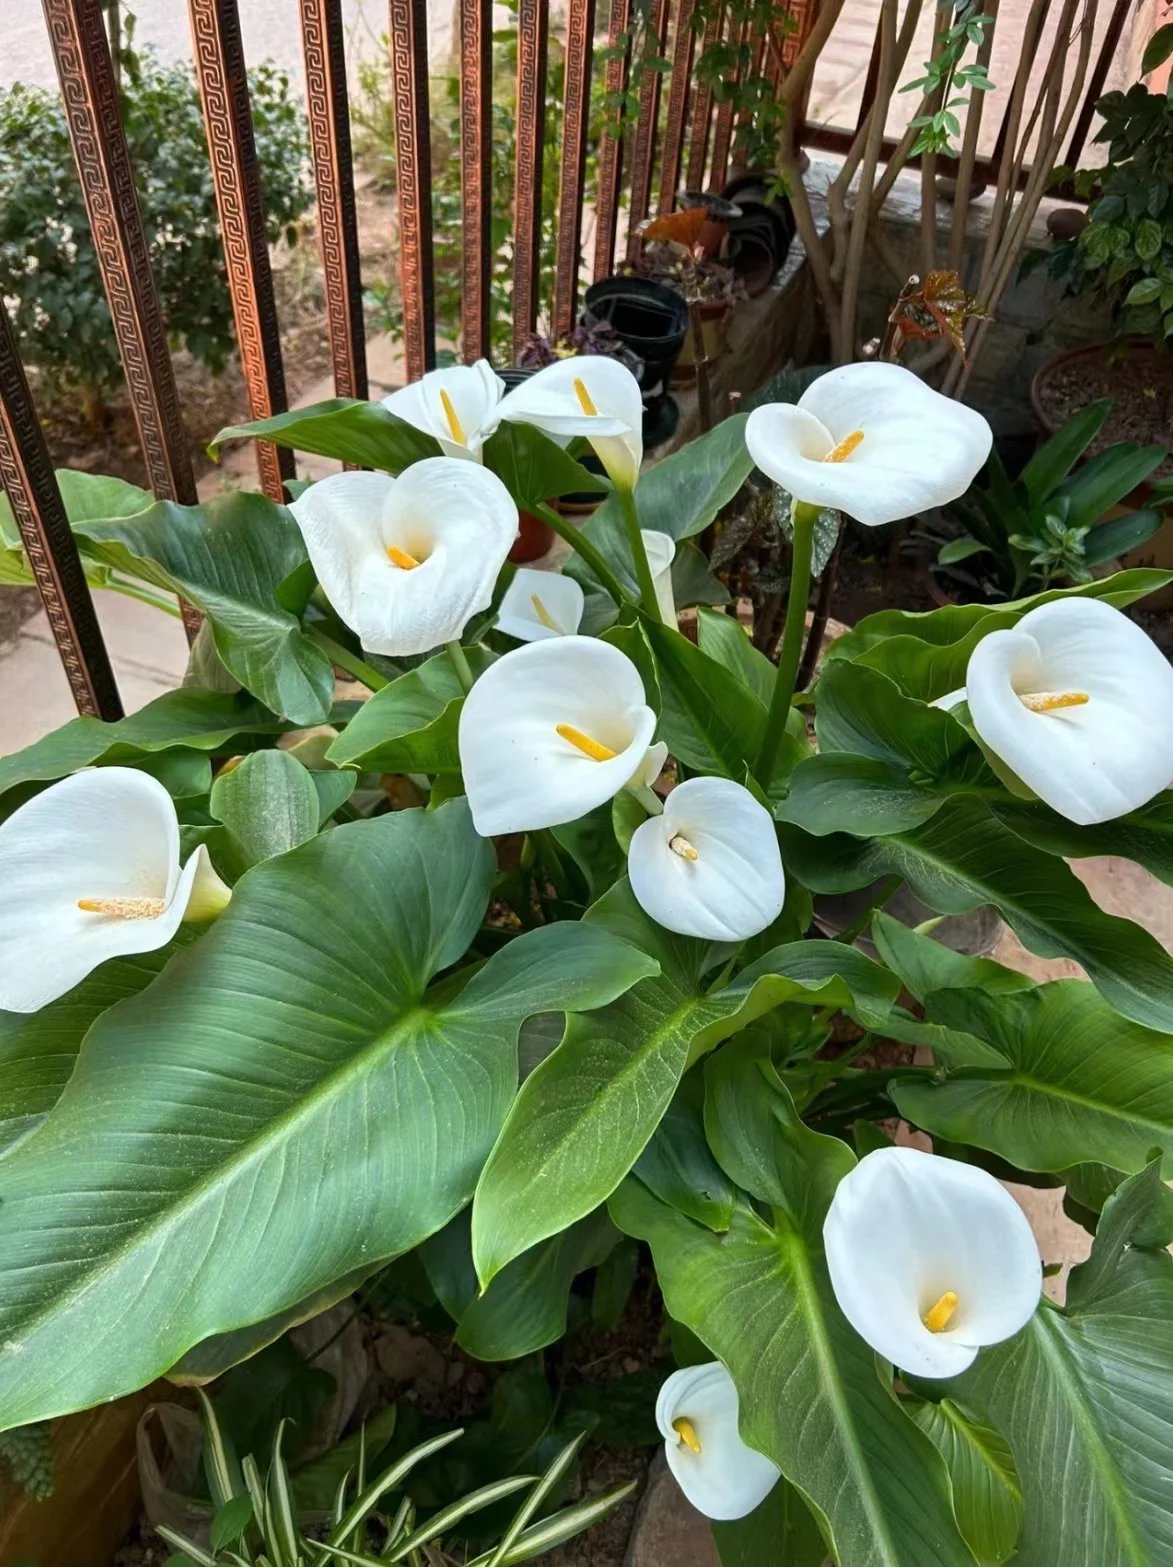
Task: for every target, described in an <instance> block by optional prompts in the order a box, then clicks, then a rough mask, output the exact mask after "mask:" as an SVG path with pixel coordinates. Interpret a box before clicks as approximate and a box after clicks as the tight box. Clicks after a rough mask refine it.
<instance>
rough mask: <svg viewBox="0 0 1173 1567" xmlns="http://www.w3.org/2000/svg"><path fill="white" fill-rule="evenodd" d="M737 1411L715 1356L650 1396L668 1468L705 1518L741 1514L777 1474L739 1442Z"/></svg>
mask: <svg viewBox="0 0 1173 1567" xmlns="http://www.w3.org/2000/svg"><path fill="white" fill-rule="evenodd" d="M737 1414H738V1404H737V1389H736V1387H735V1386H734V1385H733V1378H732V1377H731V1376H730V1375H729V1373H728V1371H726V1369H725V1367H724V1366H723V1365H722V1364H721V1362H720V1361H719V1360H713V1361H710V1362H709V1363H708V1364H707V1365H703V1366H686V1367H685V1368H684V1369H683V1370H681V1371H674V1372H673V1373H672V1375H671V1376H670V1377H669V1378H668V1380H667V1382H665V1383H664V1385H663V1387H662V1388H661V1389H660V1396H659V1397H658V1398H657V1399H656V1424H657V1425H658V1426H659V1428H660V1435H661V1436H662V1437H663V1438H664V1450H665V1456H666V1457H667V1460H668V1467H669V1469H671V1471H672V1473H673V1475H674V1476H675V1478H676V1483H677V1484H678V1485H679V1486H680V1489H681V1490H682V1491H683V1492H684V1494H685V1496H686V1497H687V1498H688V1500H689V1501H690V1502H691V1503H692V1505H693V1506H694V1507H695V1508H696V1509H697V1511H698V1512H702V1513H704V1514H705V1516H706V1517H707V1518H718V1519H722V1518H725V1519H728V1518H744V1517H745V1516H746V1515H747V1513H752V1512H753V1510H754V1508H755V1507H757V1506H758V1505H759V1503H761V1502H764V1501H765V1499H766V1497H767V1496H769V1494H770V1492H771V1491H772V1490H773V1489H774V1486H775V1484H776V1483H777V1480H778V1476H779V1474H780V1473H781V1470H779V1469H778V1467H777V1465H775V1464H773V1463H771V1462H770V1460H769V1459H768V1458H767V1457H766V1456H765V1455H764V1454H763V1453H759V1452H756V1451H755V1450H754V1449H753V1448H752V1447H748V1446H747V1445H746V1443H744V1442H743V1441H742V1440H741V1436H740V1433H739V1432H738V1429H737Z"/></svg>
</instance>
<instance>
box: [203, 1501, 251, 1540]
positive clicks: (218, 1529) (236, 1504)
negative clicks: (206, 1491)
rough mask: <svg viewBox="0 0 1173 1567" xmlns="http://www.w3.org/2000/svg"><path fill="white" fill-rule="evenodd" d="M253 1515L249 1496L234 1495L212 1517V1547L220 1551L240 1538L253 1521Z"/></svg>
mask: <svg viewBox="0 0 1173 1567" xmlns="http://www.w3.org/2000/svg"><path fill="white" fill-rule="evenodd" d="M252 1516H253V1504H252V1502H251V1501H250V1500H249V1498H248V1497H247V1496H234V1497H233V1498H232V1499H231V1501H228V1502H225V1503H224V1506H223V1507H221V1508H218V1509H217V1511H216V1513H215V1515H214V1516H213V1518H212V1528H211V1533H210V1536H209V1538H210V1539H211V1543H212V1549H213V1550H214V1551H220V1550H223V1548H224V1547H225V1546H226V1545H231V1544H232V1543H233V1542H234V1541H235V1540H239V1539H240V1537H241V1535H242V1534H243V1533H244V1531H245V1530H246V1529H247V1528H248V1526H249V1524H250V1523H251V1522H252Z"/></svg>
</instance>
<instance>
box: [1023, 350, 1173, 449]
mask: <svg viewBox="0 0 1173 1567" xmlns="http://www.w3.org/2000/svg"><path fill="white" fill-rule="evenodd" d="M1113 349H1117V350H1119V352H1120V355H1121V358H1122V360H1123V359H1126V360H1130V361H1132V362H1134V363H1135V362H1136V360H1138V359H1152V360H1156V361H1162V362H1166V363H1167V364H1168V366H1169V370H1170V373H1171V374H1173V356H1171V355H1167V354H1162V353H1161V352H1160V350H1159V349H1156V348H1154V347H1153V344H1152V343H1151V342H1150V341H1149V339H1148V338H1147V337H1124V338H1116V339H1106V338H1105V339H1099V340H1097V341H1096V342H1094V343H1077V344H1076V345H1075V346H1074V347H1073V348H1061V349H1060V350H1059V352H1058V353H1057V354H1052V355H1051V357H1050V358H1049V359H1045V360H1044V361H1043V363H1042V364H1041V365H1040V366H1039V368H1038V369H1037V370H1036V371H1035V373H1034V375H1033V376H1032V377H1031V381H1030V405H1031V409H1032V410H1033V412H1034V416H1035V418H1036V419H1037V421H1038V423H1039V428H1040V429H1042V430H1044V431H1045V432H1046V433H1047V435H1054V434H1056V432H1057V431H1058V430H1059V429H1060V428H1061V426H1060V425H1058V424H1056V423H1055V421H1054V419H1053V418H1052V417H1051V415H1050V414H1049V413H1047V411H1046V409H1045V408H1044V406H1043V399H1042V391H1043V388H1044V387H1045V386H1046V384H1047V382H1048V381H1049V380H1050V378H1051V376H1052V375H1053V374H1054V373H1055V371H1056V370H1057V369H1058V368H1059V367H1060V365H1066V364H1070V363H1071V362H1072V360H1077V359H1089V360H1090V359H1101V358H1103V356H1104V355H1105V354H1106V353H1107V352H1108V351H1109V350H1113Z"/></svg>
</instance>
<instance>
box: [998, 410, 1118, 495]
mask: <svg viewBox="0 0 1173 1567" xmlns="http://www.w3.org/2000/svg"><path fill="white" fill-rule="evenodd" d="M1111 412H1112V399H1111V398H1110V397H1101V398H1099V399H1097V401H1096V402H1094V403H1088V404H1087V405H1086V407H1083V408H1080V409H1079V410H1078V411H1077V412H1076V413H1074V414H1073V415H1072V416H1071V418H1070V419H1068V420H1067V422H1066V424H1064V425H1063V426H1062V428H1061V429H1059V430H1056V432H1055V434H1054V435H1052V436H1051V437H1050V438H1049V439H1048V440H1046V441H1044V442H1043V444H1042V446H1040V447H1039V449H1038V451H1037V452H1036V453H1035V454H1034V456H1033V457H1032V458H1031V460H1030V461H1029V462H1028V463H1027V465H1026V467H1025V468H1024V469H1023V470H1022V473H1021V475H1020V477H1019V480H1018V483H1019V485H1021V487H1022V489H1023V490H1025V491H1026V496H1027V509H1028V513H1029V512H1030V511H1033V510H1036V509H1037V508H1038V507H1040V506H1041V505H1042V503H1043V502H1044V501H1045V500H1046V499H1047V498H1048V496H1050V495H1051V493H1052V492H1053V491H1054V490H1055V489H1056V488H1057V486H1058V485H1059V484H1060V482H1061V481H1062V480H1063V479H1065V478H1066V477H1067V475H1068V474H1069V473H1070V472H1071V470H1072V469H1073V468H1074V467H1075V465H1076V463H1077V462H1078V461H1079V459H1080V458H1081V457H1082V456H1083V454H1084V452H1086V451H1087V449H1088V447H1089V446H1090V445H1091V444H1092V442H1093V441H1094V440H1095V438H1096V436H1097V435H1098V434H1099V433H1100V430H1101V429H1102V428H1103V426H1104V421H1105V420H1106V419H1107V417H1108V415H1109V414H1110V413H1111Z"/></svg>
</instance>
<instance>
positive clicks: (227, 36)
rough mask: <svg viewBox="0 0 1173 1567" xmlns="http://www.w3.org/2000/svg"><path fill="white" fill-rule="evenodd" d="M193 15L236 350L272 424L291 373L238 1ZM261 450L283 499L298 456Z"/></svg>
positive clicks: (253, 406)
mask: <svg viewBox="0 0 1173 1567" xmlns="http://www.w3.org/2000/svg"><path fill="white" fill-rule="evenodd" d="M188 13H189V15H190V18H191V38H192V46H193V48H194V51H195V64H196V76H197V78H198V80H199V86H200V99H201V101H202V104H203V111H204V125H205V128H206V129H207V133H208V155H209V157H210V159H211V164H212V183H213V186H214V188H215V192H216V210H217V212H218V213H219V216H220V237H221V240H222V242H223V245H224V262H225V265H226V266H227V268H228V288H229V292H230V293H231V295H232V314H233V319H234V320H235V322H236V344H237V347H238V349H239V350H240V362H241V367H242V368H243V370H244V379H245V385H246V386H247V388H248V401H249V408H250V410H251V412H252V416H253V418H254V419H268V418H270V417H271V416H272V415H273V414H278V413H284V411H285V408H286V399H285V371H284V368H283V366H282V363H281V337H280V332H279V329H278V325H277V305H276V301H275V300H274V297H273V273H272V268H271V267H270V265H269V242H268V237H267V234H266V230H265V210H264V205H263V198H262V194H261V180H260V171H259V169H258V167H257V149H256V143H255V141H254V139H253V126H252V115H251V113H250V111H249V102H248V78H247V76H246V74H245V66H244V46H243V44H242V42H241V37H240V17H239V15H238V14H237V9H236V0H188ZM256 447H257V468H258V470H259V472H260V476H261V488H262V489H263V490H264V492H265V494H266V495H267V496H268V497H269V499H270V500H274V501H281V500H284V499H285V490H284V481H285V480H286V479H292V478H293V476H294V473H295V471H296V470H295V468H294V464H293V453H292V452H290V451H289V450H287V449H286V448H282V447H277V446H274V445H272V443H271V442H269V441H258V442H257V443H256Z"/></svg>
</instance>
